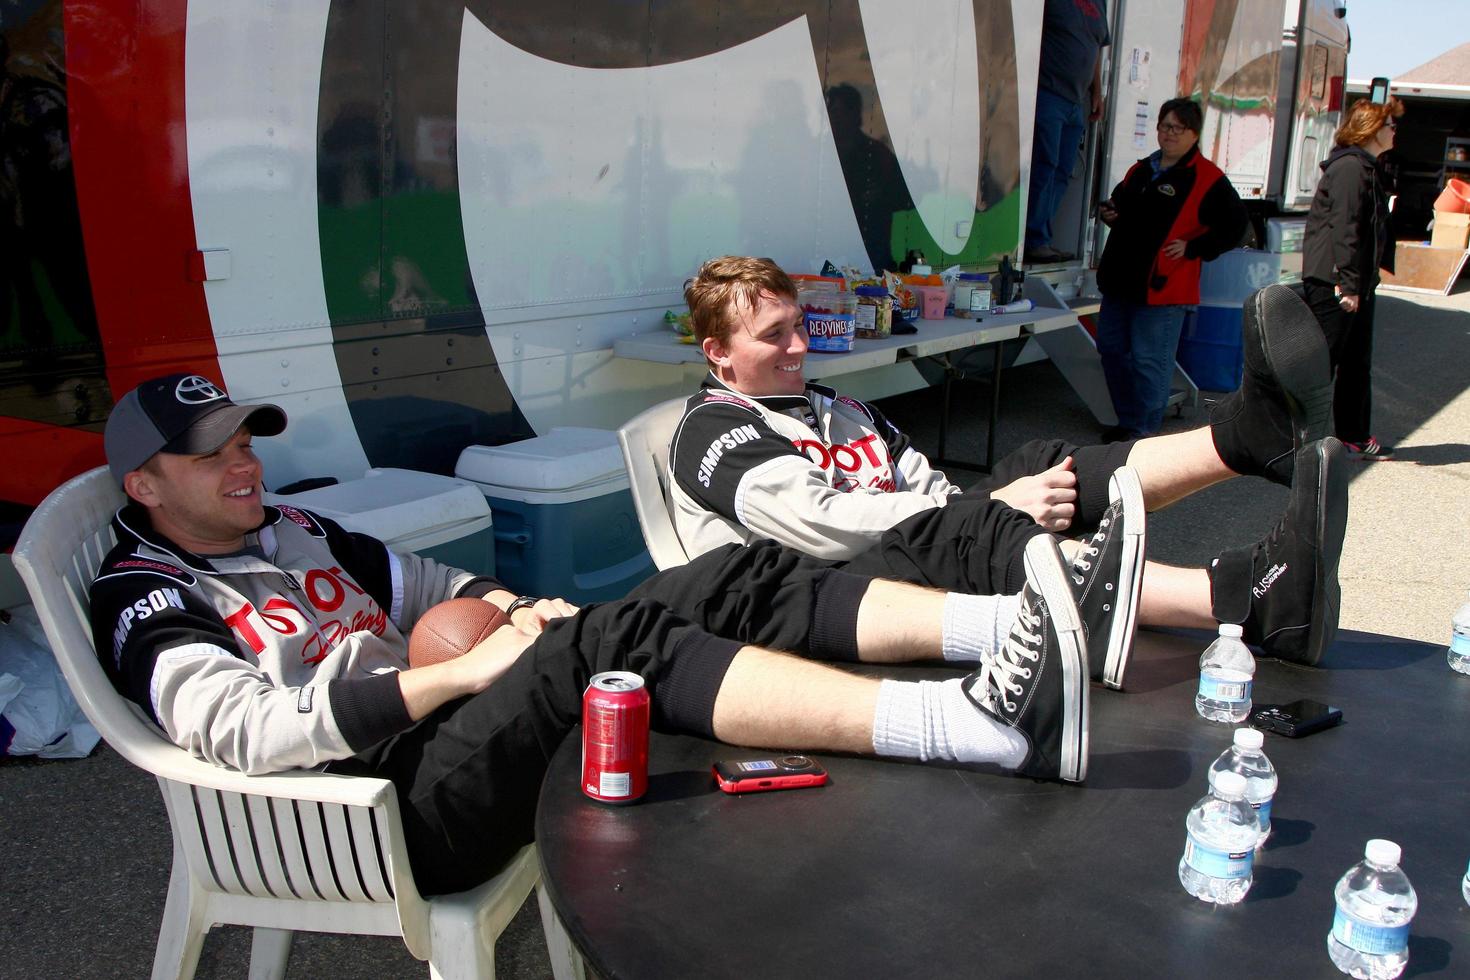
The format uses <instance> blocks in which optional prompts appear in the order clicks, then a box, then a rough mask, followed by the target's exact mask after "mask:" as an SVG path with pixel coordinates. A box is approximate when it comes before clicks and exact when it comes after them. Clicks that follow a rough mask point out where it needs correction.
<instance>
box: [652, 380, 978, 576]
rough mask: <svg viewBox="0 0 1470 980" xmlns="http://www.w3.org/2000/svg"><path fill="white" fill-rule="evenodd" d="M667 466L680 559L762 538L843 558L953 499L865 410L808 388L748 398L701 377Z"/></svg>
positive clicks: (934, 473) (913, 452)
mask: <svg viewBox="0 0 1470 980" xmlns="http://www.w3.org/2000/svg"><path fill="white" fill-rule="evenodd" d="M669 464H670V468H671V472H672V476H673V479H672V481H671V484H670V496H671V497H672V503H673V510H674V527H675V529H676V530H677V531H678V533H679V539H680V541H682V542H683V544H684V548H685V550H686V551H688V552H689V553H690V554H691V555H702V554H704V553H705V552H706V551H710V550H712V549H714V548H717V547H719V546H721V545H724V544H730V543H738V544H746V543H748V542H750V541H752V540H756V539H760V538H771V539H773V540H775V541H779V542H780V543H781V544H784V545H786V546H787V547H790V548H795V549H796V550H798V551H802V552H805V553H806V554H809V555H814V556H816V557H818V558H826V559H832V560H849V559H852V558H855V557H856V556H857V555H859V554H861V553H862V552H864V551H866V550H867V549H868V548H869V547H871V546H872V545H873V544H875V543H876V542H877V540H878V538H879V537H880V536H881V535H882V534H883V532H885V531H887V530H888V529H889V528H891V527H893V526H894V525H895V524H897V523H899V522H900V521H902V520H904V519H905V518H908V517H911V516H913V515H914V514H917V513H920V512H922V511H925V510H929V509H931V508H933V507H939V506H942V505H943V504H944V503H945V502H946V501H947V500H948V499H949V496H950V495H951V494H955V493H959V492H960V488H959V487H957V486H955V485H954V484H952V483H950V482H949V481H948V480H947V479H945V477H944V474H943V473H941V472H939V471H938V470H936V469H934V468H933V467H931V466H930V465H929V460H928V459H926V458H925V456H924V454H923V453H921V452H919V451H918V450H917V449H915V448H914V447H913V444H912V443H910V441H909V438H908V436H906V435H904V434H903V433H902V432H900V431H899V430H898V428H897V427H896V426H894V425H893V423H892V422H890V421H888V419H887V418H885V417H884V416H883V414H882V413H881V412H879V411H878V410H877V409H876V408H874V407H873V406H871V405H868V404H866V403H864V402H860V401H858V400H857V399H855V398H846V397H841V396H839V395H838V394H837V392H836V391H834V390H833V389H831V388H828V387H825V386H823V385H818V384H811V383H808V384H807V385H806V391H805V392H804V393H803V394H800V395H775V396H768V397H764V398H756V397H752V396H749V395H743V394H741V393H739V392H736V391H732V390H731V389H729V388H728V387H726V386H725V385H724V384H723V383H722V382H720V381H719V380H718V379H716V378H715V377H714V376H713V375H710V376H708V377H707V378H706V379H705V381H704V386H703V387H702V389H701V390H700V392H699V393H698V394H696V395H694V396H693V397H692V398H690V399H689V401H688V403H687V405H686V406H685V409H684V417H683V418H682V419H681V420H680V421H679V425H678V427H677V428H676V429H675V430H674V436H673V440H672V442H671V443H670V446H669Z"/></svg>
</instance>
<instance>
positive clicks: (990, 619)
mask: <svg viewBox="0 0 1470 980" xmlns="http://www.w3.org/2000/svg"><path fill="white" fill-rule="evenodd" d="M1020 611H1021V596H1020V595H1019V594H1017V595H965V594H964V593H962V592H950V593H948V594H947V595H946V596H945V597H944V623H943V627H942V645H943V650H944V659H945V660H952V661H964V662H968V663H979V662H980V661H981V660H982V659H984V658H985V657H988V656H990V655H991V654H993V653H995V651H997V650H999V649H1000V645H1001V644H1002V643H1004V642H1005V641H1006V637H1007V636H1009V635H1010V632H1011V624H1012V623H1014V622H1015V621H1016V614H1017V613H1019V612H1020Z"/></svg>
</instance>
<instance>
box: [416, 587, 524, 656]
mask: <svg viewBox="0 0 1470 980" xmlns="http://www.w3.org/2000/svg"><path fill="white" fill-rule="evenodd" d="M509 622H510V617H509V616H507V615H506V614H505V613H503V612H501V611H500V608H499V607H498V606H495V605H492V604H490V603H488V602H486V601H485V600H483V599H449V600H446V601H444V602H441V603H439V604H438V605H436V606H430V607H429V610H428V611H427V612H425V613H424V614H423V615H422V616H420V617H419V621H418V622H417V623H415V624H414V626H413V632H412V633H410V634H409V636H408V665H409V666H410V667H427V666H428V665H429V664H437V663H441V662H442V661H445V660H453V659H454V658H455V657H458V656H462V655H463V654H465V653H468V652H469V651H470V649H471V648H473V647H474V645H475V644H476V643H479V642H480V641H481V640H483V639H484V638H485V637H487V636H489V635H490V634H491V633H494V632H495V631H496V630H498V629H500V627H502V626H504V625H506V624H507V623H509Z"/></svg>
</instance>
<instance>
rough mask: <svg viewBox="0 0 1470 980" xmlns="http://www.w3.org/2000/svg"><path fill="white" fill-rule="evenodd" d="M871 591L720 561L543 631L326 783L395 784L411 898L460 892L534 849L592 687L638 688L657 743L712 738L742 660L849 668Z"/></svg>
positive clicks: (800, 560)
mask: <svg viewBox="0 0 1470 980" xmlns="http://www.w3.org/2000/svg"><path fill="white" fill-rule="evenodd" d="M868 582H869V580H868V579H867V578H864V577H861V576H858V575H853V574H849V573H846V572H844V571H842V570H840V569H838V568H836V567H835V566H834V563H831V562H823V561H818V560H816V559H812V558H807V557H805V556H802V555H798V554H796V553H795V552H792V551H789V550H787V549H784V548H781V547H780V546H779V545H776V544H775V543H774V542H771V543H768V544H765V545H762V546H758V547H751V548H744V547H741V546H739V545H729V546H727V547H725V548H721V549H718V550H716V551H713V552H710V553H709V554H707V555H704V556H703V557H701V558H699V559H697V560H695V561H693V562H690V563H689V564H688V565H685V566H683V567H682V568H677V569H670V570H669V571H666V572H661V573H660V574H658V575H655V576H653V577H652V578H650V579H649V580H648V581H646V582H645V583H643V584H642V585H641V586H639V587H638V589H636V590H635V591H634V593H633V594H632V595H630V596H629V597H628V598H627V599H622V600H619V601H616V602H607V603H601V604H597V605H592V606H588V607H586V608H584V609H583V610H582V611H581V612H580V613H578V614H577V615H576V616H572V617H568V618H566V619H558V620H554V621H553V622H552V623H550V624H549V625H548V626H547V627H546V629H545V630H544V631H543V632H542V634H541V636H540V637H538V638H537V640H536V641H535V642H534V643H532V644H531V646H530V647H529V648H528V649H527V650H526V652H525V653H524V654H523V655H522V656H521V657H520V658H519V659H518V660H517V661H516V663H515V664H514V665H513V666H512V667H511V669H510V670H509V671H508V672H507V673H506V674H505V675H504V676H502V677H501V678H500V679H499V680H497V681H496V682H495V683H494V684H492V685H490V687H488V688H487V689H486V690H484V691H482V692H481V693H479V694H476V695H473V696H471V697H467V698H461V699H459V700H457V701H452V702H450V703H448V704H445V705H443V706H441V707H440V708H439V709H438V710H437V711H435V712H433V713H432V714H431V715H430V716H429V717H428V718H425V719H424V720H423V721H422V722H420V723H419V724H417V725H415V726H414V727H413V728H411V729H409V730H407V731H405V732H402V733H400V734H399V735H396V736H394V737H393V738H391V739H388V740H386V741H384V742H382V743H381V744H379V745H376V746H373V747H372V748H371V749H368V750H367V751H365V752H362V753H360V754H359V755H358V756H357V757H355V758H353V759H349V760H344V761H342V762H339V763H334V764H333V765H332V766H331V767H330V768H331V769H332V771H336V772H347V773H354V774H365V775H376V776H380V777H384V778H387V779H390V780H392V781H393V783H394V785H395V786H396V787H397V790H398V798H399V804H400V811H401V815H402V820H403V827H404V834H405V837H406V839H407V843H408V850H409V858H410V861H411V863H412V865H413V869H414V878H415V880H416V882H417V883H418V886H419V889H420V891H422V892H424V893H425V894H442V893H446V892H452V891H460V890H463V889H465V888H469V887H472V886H474V885H477V884H479V883H480V882H482V881H485V880H486V879H488V878H489V877H490V876H491V875H493V874H494V873H495V872H496V871H497V870H498V869H499V868H500V867H501V866H502V865H503V864H504V863H505V862H506V861H507V860H508V859H509V858H510V857H511V856H512V855H513V854H515V852H516V851H517V850H518V849H519V848H521V847H522V846H523V845H525V844H527V843H529V842H530V841H531V840H532V827H533V823H534V817H535V812H536V799H537V796H538V794H539V793H540V789H541V780H542V777H543V776H544V775H545V772H546V767H547V765H548V764H549V763H550V760H551V755H552V753H553V752H555V751H556V749H557V746H559V745H560V744H561V742H562V740H563V739H564V738H566V736H567V734H568V733H569V732H570V731H571V730H572V729H573V728H574V727H575V726H576V725H577V724H578V723H579V722H580V721H581V718H582V693H583V691H584V690H586V687H587V683H588V681H589V680H590V679H591V678H592V675H593V674H597V673H601V672H603V671H607V670H629V671H633V672H634V673H637V674H639V675H640V676H642V677H643V678H644V680H645V682H646V683H647V685H648V689H649V692H650V694H652V695H653V716H652V724H653V726H654V727H655V728H658V729H660V730H673V731H684V732H691V733H693V734H698V735H703V736H705V737H713V731H712V727H711V719H712V717H713V710H714V700H715V695H716V694H717V693H718V692H719V688H720V684H721V683H722V681H723V679H724V675H725V671H726V669H727V668H728V667H729V665H730V661H731V659H732V658H733V657H734V656H735V653H736V652H737V651H738V650H739V649H740V647H741V646H742V645H743V644H754V645H759V646H765V647H772V648H775V649H782V650H789V651H791V652H795V653H799V654H803V655H806V656H810V657H814V658H817V659H827V660H856V659H857V607H858V603H859V601H860V600H861V599H862V596H863V593H864V592H865V591H866V590H867V587H868Z"/></svg>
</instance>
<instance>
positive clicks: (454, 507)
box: [265, 467, 490, 551]
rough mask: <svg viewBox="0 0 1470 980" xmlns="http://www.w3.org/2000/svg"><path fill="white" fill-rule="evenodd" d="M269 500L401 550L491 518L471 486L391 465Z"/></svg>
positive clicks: (469, 529)
mask: <svg viewBox="0 0 1470 980" xmlns="http://www.w3.org/2000/svg"><path fill="white" fill-rule="evenodd" d="M265 499H266V502H267V503H280V504H288V505H290V506H292V507H303V508H305V509H306V510H309V511H311V512H313V513H316V514H320V515H322V516H323V517H328V518H331V519H332V520H334V521H336V522H337V523H338V524H341V525H342V526H343V527H345V528H346V529H347V530H349V531H361V532H363V533H365V534H371V535H372V536H373V537H375V538H377V539H378V540H380V541H382V542H383V543H385V544H387V545H388V546H389V547H392V548H395V549H396V550H400V551H402V550H413V549H412V548H408V547H404V546H403V543H404V542H418V543H420V544H421V543H422V542H423V541H425V540H437V541H447V540H452V539H453V538H456V537H460V536H461V535H462V534H469V533H472V532H474V531H477V530H481V529H482V528H484V527H488V526H489V520H490V504H489V502H488V501H487V500H486V499H485V495H484V494H482V493H481V492H480V491H479V489H478V488H476V487H474V486H472V485H471V484H469V483H466V482H464V481H463V480H457V479H455V478H454V477H449V476H440V475H439V474H437V473H421V472H419V471H417V470H400V469H393V468H389V467H384V468H382V469H371V470H368V471H367V473H366V474H364V475H363V477H362V479H360V480H348V481H346V482H345V483H337V484H334V485H332V486H329V487H318V488H317V489H315V490H307V491H305V492H303V493H293V494H289V495H286V496H282V495H280V494H266V495H265Z"/></svg>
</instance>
